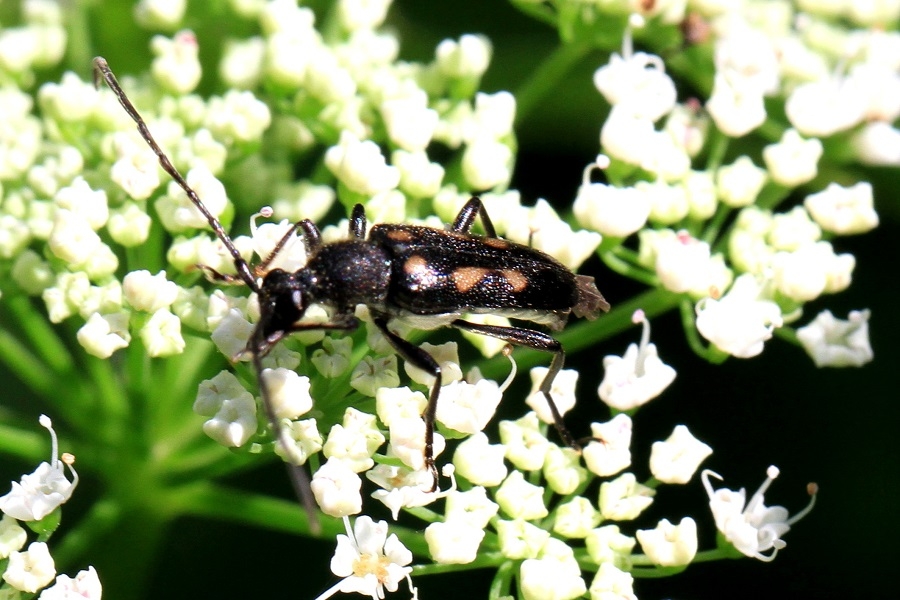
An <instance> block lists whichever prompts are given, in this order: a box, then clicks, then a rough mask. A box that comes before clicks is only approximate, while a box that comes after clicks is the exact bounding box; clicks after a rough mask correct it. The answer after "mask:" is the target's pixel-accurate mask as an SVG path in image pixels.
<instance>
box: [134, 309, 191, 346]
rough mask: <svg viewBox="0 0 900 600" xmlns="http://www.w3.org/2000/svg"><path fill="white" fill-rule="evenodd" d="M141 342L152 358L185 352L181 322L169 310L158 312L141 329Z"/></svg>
mask: <svg viewBox="0 0 900 600" xmlns="http://www.w3.org/2000/svg"><path fill="white" fill-rule="evenodd" d="M140 336H141V342H142V343H143V344H144V347H145V348H146V350H147V355H148V356H152V357H158V356H171V355H173V354H181V353H182V352H184V347H185V341H184V338H183V337H182V336H181V320H179V318H178V317H176V316H175V315H174V314H172V312H171V311H169V309H167V308H161V309H159V310H157V311H156V312H155V313H153V315H152V316H151V317H150V319H149V320H148V321H147V322H146V323H145V324H144V326H143V327H141V331H140Z"/></svg>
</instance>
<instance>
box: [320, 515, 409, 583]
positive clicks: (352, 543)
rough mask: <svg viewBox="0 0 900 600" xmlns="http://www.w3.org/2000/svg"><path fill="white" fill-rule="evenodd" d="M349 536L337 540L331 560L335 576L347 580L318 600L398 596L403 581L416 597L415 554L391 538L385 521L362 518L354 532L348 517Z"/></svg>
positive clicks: (347, 534) (394, 538) (397, 540)
mask: <svg viewBox="0 0 900 600" xmlns="http://www.w3.org/2000/svg"><path fill="white" fill-rule="evenodd" d="M344 528H345V531H346V532H347V533H346V535H338V536H337V548H336V549H335V551H334V556H333V557H332V559H331V572H332V573H334V574H335V575H337V576H338V577H343V579H342V580H341V581H339V582H338V583H337V584H335V585H334V586H333V587H332V588H331V589H329V590H328V591H326V592H325V593H324V594H322V595H321V596H319V597H318V598H317V599H316V600H324V599H325V598H330V597H331V596H333V595H334V594H336V593H337V592H341V593H343V594H350V593H354V592H355V593H357V594H362V595H364V596H370V597H371V598H372V599H373V600H378V599H380V598H384V592H385V590H387V591H388V592H396V591H397V587H398V586H399V584H400V581H402V580H403V579H406V581H407V583H408V584H409V586H410V589H411V590H413V598H415V597H416V592H415V588H414V587H413V586H412V580H411V579H410V578H409V574H410V573H411V572H412V567H409V566H407V565H409V563H411V562H412V558H413V557H412V553H411V552H410V551H409V550H408V549H407V548H406V546H404V545H403V544H402V543H401V542H400V540H399V539H397V536H396V535H394V534H391V535H390V537H388V534H387V533H388V525H387V523H386V522H385V521H378V522H375V521H373V520H372V519H371V518H370V517H368V516H365V515H363V516H361V517H359V518H357V519H356V522H355V523H354V524H353V530H352V531H351V529H350V519H348V518H346V517H344Z"/></svg>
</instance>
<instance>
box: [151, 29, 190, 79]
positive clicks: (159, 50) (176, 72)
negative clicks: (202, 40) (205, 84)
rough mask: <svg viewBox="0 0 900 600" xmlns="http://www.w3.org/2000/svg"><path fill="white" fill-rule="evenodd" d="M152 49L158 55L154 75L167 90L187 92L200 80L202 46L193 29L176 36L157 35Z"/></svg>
mask: <svg viewBox="0 0 900 600" xmlns="http://www.w3.org/2000/svg"><path fill="white" fill-rule="evenodd" d="M150 49H151V50H153V54H154V55H156V57H155V58H154V59H153V65H152V67H151V70H152V72H153V78H154V79H156V81H157V82H158V83H159V84H160V85H161V86H162V87H164V88H165V89H166V90H168V91H169V92H172V93H175V94H187V93H190V92H191V91H193V90H194V88H195V87H197V84H198V83H200V75H201V74H202V73H201V68H200V60H199V58H198V52H199V46H198V45H197V38H196V37H195V36H194V33H193V32H191V31H179V32H178V33H176V34H175V36H174V37H173V38H172V39H169V38H166V37H163V36H161V35H157V36H154V37H153V39H152V40H151V42H150Z"/></svg>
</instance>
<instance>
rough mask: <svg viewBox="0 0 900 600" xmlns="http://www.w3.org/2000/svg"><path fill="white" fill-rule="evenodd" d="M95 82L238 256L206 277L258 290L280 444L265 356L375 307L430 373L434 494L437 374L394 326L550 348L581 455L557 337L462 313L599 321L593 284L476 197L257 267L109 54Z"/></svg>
mask: <svg viewBox="0 0 900 600" xmlns="http://www.w3.org/2000/svg"><path fill="white" fill-rule="evenodd" d="M98 75H99V76H102V77H103V79H104V80H105V81H106V83H107V84H108V85H109V87H110V88H111V89H112V90H113V92H114V93H115V95H116V97H117V98H118V100H119V102H120V104H121V105H122V107H123V108H124V109H125V111H126V112H127V113H128V115H129V116H130V117H131V118H132V119H133V120H134V122H135V123H136V125H137V128H138V130H139V131H140V134H141V136H142V137H143V138H144V140H145V141H146V142H147V144H148V145H149V146H150V148H151V149H152V150H153V152H154V153H155V154H156V156H157V157H158V158H159V163H160V165H161V166H162V168H163V170H165V171H166V173H168V174H169V175H170V176H171V177H172V179H173V180H175V182H176V183H177V184H178V185H179V186H180V187H181V188H182V189H183V190H184V192H185V193H186V194H187V197H188V198H189V199H190V201H191V202H192V203H193V204H194V206H196V207H197V210H199V211H200V213H201V214H202V215H203V216H204V217H205V218H206V220H207V221H208V222H209V225H210V227H211V228H212V230H213V231H214V232H215V234H216V236H218V238H219V239H220V240H221V241H222V243H223V244H224V246H225V248H226V249H227V250H228V252H229V253H230V254H231V257H232V259H233V262H234V267H235V271H236V274H235V275H227V274H221V273H219V272H217V271H215V270H214V269H212V268H210V267H207V266H203V265H198V268H200V269H202V270H203V271H204V273H205V274H206V276H207V278H208V279H210V280H213V281H221V282H229V283H243V284H246V285H247V287H249V288H250V290H251V291H253V292H255V293H256V294H257V295H258V298H259V308H260V317H259V320H258V322H257V323H256V325H255V327H254V329H253V331H252V333H251V335H250V338H249V340H248V342H247V346H246V348H245V350H244V352H245V353H247V354H249V355H250V358H251V360H252V363H253V367H254V369H255V371H256V375H257V380H258V382H259V385H260V395H261V396H262V400H263V404H264V407H265V410H266V413H267V416H268V419H269V423H270V426H271V427H272V429H273V432H274V434H275V438H276V440H278V441H279V443H281V444H282V446H283V447H284V449H285V451H286V452H287V453H288V455H290V449H289V447H288V446H289V444H288V443H287V440H286V439H285V437H284V432H283V428H282V427H281V425H280V423H279V421H278V419H277V418H275V414H274V411H273V408H272V405H271V401H270V397H269V392H268V389H267V387H266V385H265V382H264V381H263V378H262V362H261V359H262V357H264V356H265V355H266V354H267V353H268V352H269V351H270V350H271V349H272V348H273V347H274V345H275V344H277V343H278V342H279V340H281V339H282V338H283V337H284V336H286V335H288V334H290V333H294V332H297V331H308V330H314V329H324V330H343V331H352V330H354V329H356V328H357V327H358V326H359V320H358V319H357V318H356V317H355V314H354V313H355V310H356V307H357V306H358V305H364V306H366V307H368V309H369V312H370V314H371V316H372V318H373V322H374V324H375V326H376V327H377V328H378V330H379V331H380V332H381V333H382V334H383V335H384V336H385V338H386V339H387V341H388V342H389V343H390V345H391V346H392V347H393V349H394V350H395V351H396V353H397V354H398V355H400V357H401V358H403V359H404V360H405V361H406V362H408V363H410V364H412V365H414V366H416V367H418V368H419V369H421V370H423V371H425V372H427V373H429V374H430V375H432V376H433V377H434V383H433V384H432V386H431V391H430V394H429V397H428V404H427V407H426V409H425V412H424V413H423V414H422V418H423V419H424V421H425V465H426V467H427V468H428V469H429V470H430V472H431V474H432V476H433V479H434V484H433V487H432V490H434V489H436V488H437V483H438V473H437V468H436V467H435V464H434V450H433V440H434V421H435V413H436V410H437V403H438V398H439V396H440V389H441V368H440V366H439V365H438V363H437V361H435V360H434V358H433V357H432V356H431V355H430V354H429V353H428V352H426V351H425V350H423V349H421V348H419V347H418V346H416V345H414V344H412V343H410V342H409V341H407V340H405V339H403V338H401V337H400V336H398V335H397V334H395V333H394V332H393V331H391V329H390V328H389V323H390V322H391V321H392V320H394V319H402V320H406V321H408V322H410V324H412V325H413V326H414V327H417V328H419V329H433V328H436V327H441V326H449V327H454V328H456V329H461V330H465V331H470V332H473V333H477V334H481V335H487V336H492V337H495V338H499V339H501V340H504V341H505V342H507V343H508V344H511V345H513V346H526V347H529V348H533V349H535V350H541V351H544V352H548V353H551V354H552V355H553V358H552V359H551V362H550V367H549V369H548V371H547V374H546V376H545V377H544V380H543V382H542V383H541V386H540V391H541V393H542V394H543V395H544V397H545V398H546V400H547V403H548V405H549V408H550V411H551V413H552V415H553V422H554V425H555V427H556V430H557V431H558V432H559V435H560V436H561V437H562V439H563V441H564V442H565V443H566V444H568V445H569V446H571V447H573V448H576V449H580V446H579V444H578V442H577V441H576V440H575V439H574V438H573V437H572V435H571V434H570V433H569V431H568V429H566V426H565V424H564V423H563V420H562V416H561V415H560V413H559V410H558V409H557V407H556V404H555V403H554V401H553V398H552V396H551V395H550V389H551V386H552V384H553V380H554V378H555V377H556V375H557V374H558V373H559V371H560V370H561V369H562V367H563V362H564V360H565V353H564V351H563V348H562V345H561V344H560V342H559V341H558V340H556V339H555V338H553V337H552V336H550V335H549V334H547V333H544V332H542V331H537V330H535V329H529V328H525V327H513V326H498V325H485V324H480V323H474V322H471V321H466V320H465V319H463V318H461V316H462V314H464V313H491V314H497V315H500V316H507V317H511V318H515V319H519V320H525V321H530V322H532V323H537V324H541V325H545V326H547V327H549V328H550V329H551V330H559V329H561V328H562V327H563V325H565V322H566V320H567V319H568V317H569V314H570V313H574V314H575V315H576V316H578V317H585V318H588V319H593V318H595V317H596V316H597V315H598V313H599V312H600V311H601V310H602V311H607V310H609V304H608V303H607V302H606V300H604V298H603V296H602V295H601V294H600V292H599V291H598V290H597V287H596V285H595V284H594V279H593V277H588V276H584V275H576V274H574V273H572V271H570V270H569V269H567V268H566V267H565V266H563V265H562V264H561V263H560V262H558V261H557V260H555V259H554V258H552V257H551V256H549V255H547V254H545V253H543V252H540V251H539V250H535V249H533V248H531V247H529V246H525V245H522V244H517V243H514V242H511V241H508V240H504V239H501V238H499V237H497V234H496V231H495V229H494V225H493V223H492V222H491V219H490V217H489V216H488V214H487V211H486V210H485V208H484V205H483V204H482V202H481V200H480V199H479V198H477V197H472V198H471V199H470V200H469V201H468V202H467V203H466V204H465V206H463V208H462V209H461V210H460V212H459V214H458V215H457V216H456V219H455V220H454V222H453V223H452V225H450V227H449V229H447V230H444V229H436V228H432V227H425V226H419V225H404V224H377V225H374V226H372V227H371V228H367V223H366V215H365V210H364V209H363V206H362V205H361V204H357V205H356V206H355V207H354V208H353V211H352V213H351V215H350V226H349V238H348V239H346V240H343V241H337V242H331V243H323V242H322V240H321V235H320V233H319V229H318V228H317V227H316V225H315V224H313V223H312V222H311V221H309V220H308V219H304V220H302V221H299V222H297V223H295V224H294V225H293V226H292V227H291V228H290V229H289V231H288V232H287V233H286V234H285V235H284V236H283V237H282V238H281V240H280V241H279V242H278V244H276V246H275V248H274V249H273V250H272V252H271V253H270V255H269V256H268V257H266V258H264V259H263V260H262V262H260V263H259V264H257V265H253V266H251V265H250V264H248V262H247V261H246V260H245V259H244V258H243V257H242V256H241V255H240V253H239V252H238V249H237V248H236V247H235V245H234V243H233V242H232V240H231V238H230V237H229V236H228V234H227V233H226V232H225V230H224V228H223V227H222V224H221V223H220V222H219V221H218V219H216V218H215V217H214V216H213V215H212V214H211V213H210V212H209V210H207V208H206V206H204V204H203V202H202V201H201V200H200V198H199V196H198V195H197V193H196V192H195V191H194V190H193V189H191V187H190V186H189V185H188V183H187V181H186V180H185V179H184V177H182V175H181V174H180V173H179V171H178V170H177V169H176V168H175V167H174V166H173V165H172V163H171V161H170V160H169V158H168V157H167V156H166V154H165V153H164V152H163V150H162V149H161V148H160V147H159V145H158V144H157V143H156V141H155V140H154V138H153V136H152V135H151V133H150V131H149V129H148V127H147V124H146V123H145V122H144V120H143V118H142V117H141V116H140V114H139V113H138V111H137V110H136V109H135V108H134V106H133V105H132V103H131V101H130V100H129V99H128V97H127V96H126V95H125V92H124V91H123V90H122V88H121V86H120V85H119V83H118V81H117V80H116V77H115V75H114V74H113V73H112V71H111V70H110V68H109V65H108V64H107V62H106V60H105V59H103V58H101V57H97V58H95V59H94V76H95V83H99V80H98ZM476 218H480V220H481V226H482V229H483V230H484V232H485V235H484V236H481V235H475V234H473V233H472V232H471V230H472V226H473V225H474V223H475V220H476ZM367 229H368V230H367ZM296 232H299V233H301V234H302V240H303V243H304V245H305V247H306V253H307V256H308V261H307V263H306V265H305V266H304V267H302V268H300V269H299V270H297V271H296V272H293V273H291V272H288V271H284V270H282V269H277V268H273V269H269V265H270V264H271V262H272V260H273V259H274V258H275V256H276V255H277V254H278V252H279V251H280V250H281V249H282V248H283V247H284V245H285V244H286V243H287V242H288V241H289V240H290V238H291V236H292V235H294V233H296ZM312 303H317V304H321V305H325V306H328V307H330V308H331V310H332V313H331V317H330V321H329V322H326V323H299V322H298V321H299V320H300V319H301V318H302V317H303V315H304V313H305V312H306V309H307V307H309V306H310V305H311V304H312ZM292 481H293V482H294V485H295V488H296V490H297V492H298V495H300V497H301V499H302V500H303V502H304V504H305V505H306V508H307V510H308V511H309V512H310V514H313V511H314V505H313V500H312V498H311V496H310V493H309V487H308V486H309V479H308V476H307V475H306V472H305V471H303V470H302V469H295V470H294V471H293V477H292Z"/></svg>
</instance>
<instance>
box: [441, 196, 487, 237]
mask: <svg viewBox="0 0 900 600" xmlns="http://www.w3.org/2000/svg"><path fill="white" fill-rule="evenodd" d="M479 215H480V216H481V226H482V227H483V228H484V233H485V234H486V235H487V237H492V238H495V237H497V230H495V229H494V223H493V222H492V221H491V218H490V217H489V216H488V214H487V210H486V209H485V208H484V204H483V203H482V202H481V198H479V197H478V196H472V197H471V198H469V201H468V202H466V204H465V206H463V207H462V208H461V209H460V211H459V214H458V215H456V220H454V221H453V226H452V227H451V228H450V230H451V231H454V232H456V233H469V232H470V231H471V230H472V225H473V224H474V223H475V217H476V216H479Z"/></svg>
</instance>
